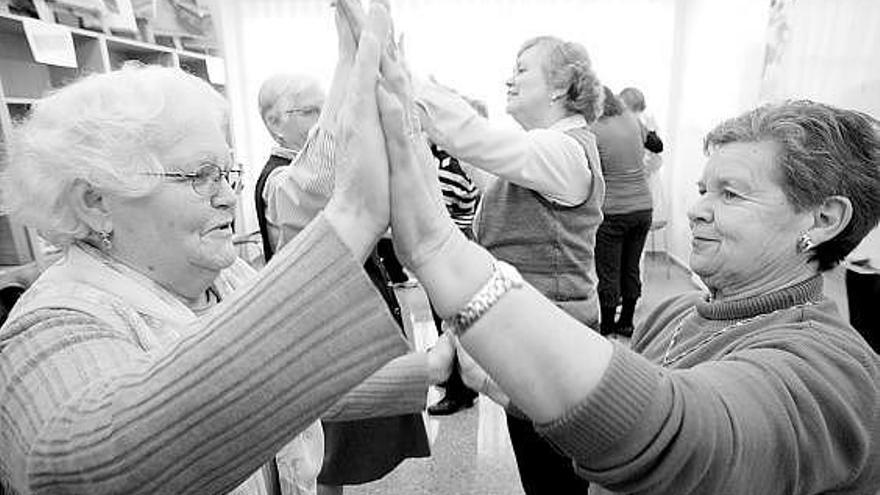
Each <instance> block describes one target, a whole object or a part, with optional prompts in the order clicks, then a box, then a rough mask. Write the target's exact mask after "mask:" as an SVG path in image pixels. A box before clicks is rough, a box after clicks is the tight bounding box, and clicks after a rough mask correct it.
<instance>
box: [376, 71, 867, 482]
mask: <svg viewBox="0 0 880 495" xmlns="http://www.w3.org/2000/svg"><path fill="white" fill-rule="evenodd" d="M396 79H397V80H399V81H401V82H399V83H398V84H396V85H390V86H389V87H391V88H394V94H395V96H396V98H390V97H383V95H381V94H380V98H379V99H378V102H379V105H380V115H381V117H382V123H383V127H384V130H385V132H384V136H385V139H386V143H387V146H388V156H389V162H390V165H391V173H390V179H391V187H390V190H391V196H392V200H391V202H392V204H394V205H396V207H395V208H394V209H393V210H392V228H393V231H394V236H395V244H396V245H397V246H398V247H399V249H400V253H401V255H402V259H403V260H404V262H405V263H406V264H407V266H408V267H409V268H410V269H412V270H413V271H414V272H415V274H416V275H417V276H418V278H419V280H420V281H421V282H422V284H423V286H424V287H425V288H426V290H427V292H428V295H429V296H430V299H431V301H432V304H434V306H435V308H436V309H437V312H438V313H439V314H440V315H441V316H443V317H444V318H446V319H447V320H448V321H449V323H450V329H451V331H452V332H454V333H455V334H457V335H458V338H459V339H460V342H461V344H462V346H463V347H464V349H465V350H467V351H468V352H469V353H470V354H471V355H472V356H473V358H474V359H476V361H477V362H478V363H479V364H480V365H482V366H483V367H484V368H485V369H486V370H487V371H488V373H489V374H490V375H491V377H492V378H493V379H494V380H495V381H496V382H497V384H498V385H499V386H500V387H501V389H502V390H503V391H504V392H506V393H507V394H508V395H509V397H510V400H511V403H512V404H513V405H514V406H515V407H516V408H518V409H519V410H521V411H522V412H523V413H525V414H526V415H527V416H528V417H529V418H530V419H531V420H532V421H534V422H535V424H536V428H537V429H538V431H540V433H541V435H543V436H544V437H546V438H547V439H548V440H549V441H551V442H552V443H553V445H554V446H555V447H556V448H558V449H560V452H563V453H564V454H565V455H566V456H568V457H569V458H570V459H571V460H572V461H573V463H574V464H575V465H576V469H577V472H578V473H579V474H580V475H581V476H583V477H584V478H585V479H589V480H591V481H595V482H596V483H597V484H599V485H602V486H604V487H606V488H608V489H611V490H614V491H615V492H620V493H640V494H641V493H643V494H677V495H687V494H705V493H730V494H741V493H761V494H768V495H775V494H779V495H782V494H791V493H798V494H816V495H818V494H824V493H839V494H852V495H857V494H873V493H877V491H878V490H880V413H878V411H880V356H878V355H877V354H876V353H874V352H873V351H872V350H871V348H870V347H869V346H868V344H867V343H866V342H865V340H864V339H863V338H862V337H861V336H860V335H859V334H858V332H857V331H856V330H855V329H853V328H852V327H851V326H849V324H847V322H846V321H845V320H844V319H843V318H842V317H841V315H840V313H839V312H838V311H837V308H836V306H835V304H834V302H832V301H830V300H829V299H828V298H826V297H825V296H824V295H823V288H822V284H823V278H822V273H823V272H825V271H826V270H828V269H830V268H831V267H833V266H834V265H836V264H837V263H838V262H840V261H841V260H842V259H843V257H844V256H846V254H847V253H848V252H850V251H851V250H852V249H853V247H854V246H855V245H856V244H858V242H859V241H860V240H861V239H862V238H864V236H865V235H866V234H867V233H868V232H869V231H870V230H871V229H872V228H875V227H876V226H877V224H878V221H880V167H878V163H880V133H878V131H877V121H876V120H874V119H872V118H870V117H868V116H866V115H864V114H861V113H859V112H855V111H849V110H842V109H839V108H835V107H831V106H828V105H823V104H819V103H813V102H808V101H793V102H784V103H780V104H774V105H767V106H764V107H761V108H757V109H755V110H752V111H750V112H746V113H745V114H743V115H740V116H739V117H736V118H734V119H730V120H728V121H726V122H724V123H722V124H720V125H719V126H718V127H716V128H715V129H714V130H713V131H712V132H710V133H709V135H708V136H707V137H706V140H705V150H706V153H707V154H708V160H707V163H706V166H705V169H704V171H703V175H702V178H701V179H700V181H699V184H698V187H699V193H700V198H699V199H698V200H697V202H696V203H695V204H694V205H693V206H692V207H691V209H690V211H689V212H688V217H689V220H690V226H691V232H692V236H693V239H692V245H693V253H692V255H691V259H690V264H691V268H692V269H693V270H694V272H695V273H697V274H698V275H699V276H700V277H701V279H702V280H703V282H704V283H705V284H706V286H707V287H708V289H709V292H708V293H707V294H700V293H696V292H695V293H689V294H683V295H681V296H677V297H673V298H672V299H670V300H668V301H666V302H665V303H663V304H661V305H660V306H659V307H658V308H656V310H655V311H654V312H653V313H652V314H651V315H649V317H648V318H647V319H646V324H645V325H644V326H643V327H640V328H639V329H638V330H637V331H636V333H635V334H634V336H633V340H632V348H631V349H630V348H628V347H627V346H624V345H622V344H620V343H616V342H611V341H609V340H607V339H605V338H603V337H602V336H601V335H599V334H598V333H597V332H595V331H593V330H591V329H589V328H587V327H585V326H584V325H583V324H581V323H580V322H578V321H577V320H576V319H574V318H572V317H571V316H570V315H568V314H566V313H565V312H564V311H561V310H560V309H559V308H558V307H557V306H556V305H554V304H553V303H552V301H550V300H548V299H547V298H545V297H543V296H542V295H541V294H540V293H539V292H538V291H537V290H535V288H534V287H532V286H531V285H530V284H528V283H527V282H526V281H524V280H523V279H524V277H521V276H520V275H519V274H518V273H517V272H518V271H517V270H516V269H515V268H514V267H512V266H510V265H509V264H506V263H504V262H503V261H501V260H498V259H497V258H496V257H494V256H493V255H492V254H491V253H490V252H488V251H487V250H485V249H483V248H481V247H480V246H478V245H477V244H475V243H472V242H468V241H467V239H465V238H464V236H463V235H462V234H461V233H460V232H459V231H458V230H457V229H456V228H455V227H454V225H453V224H452V222H451V221H450V219H449V218H448V216H446V214H445V212H444V211H443V209H442V207H440V206H439V205H438V204H437V202H436V200H435V199H434V198H432V194H431V192H430V191H431V190H432V189H434V188H436V187H437V186H436V184H435V183H431V182H430V175H428V174H425V173H424V172H423V171H422V170H420V168H422V167H420V164H419V162H418V160H417V159H416V158H415V153H414V151H413V141H412V139H411V137H410V136H411V135H412V130H413V129H414V128H415V124H414V123H412V122H410V121H409V120H408V119H407V118H406V117H407V115H408V112H406V111H404V110H403V109H405V108H406V107H407V101H408V100H409V97H408V94H407V91H406V84H405V78H403V77H398V78H396ZM472 383H473V382H472Z"/></svg>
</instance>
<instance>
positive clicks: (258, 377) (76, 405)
mask: <svg viewBox="0 0 880 495" xmlns="http://www.w3.org/2000/svg"><path fill="white" fill-rule="evenodd" d="M248 289H249V290H248ZM198 325H199V328H197V329H195V330H194V331H193V332H191V333H189V334H188V336H186V337H184V338H183V339H181V340H180V341H179V342H178V343H176V344H175V345H174V346H173V347H172V348H170V349H168V350H167V352H162V353H160V354H149V353H145V352H144V351H143V350H142V348H141V347H140V346H138V345H137V342H136V341H134V340H133V339H132V337H131V336H130V335H128V334H126V332H125V331H120V329H117V328H114V327H112V326H111V325H109V324H108V323H107V322H106V321H104V320H102V319H99V318H96V317H94V316H91V315H88V314H85V313H81V312H78V311H71V310H67V309H60V308H59V309H39V310H36V311H33V312H31V313H28V314H24V315H21V316H20V317H18V318H15V319H14V320H11V321H10V322H9V324H7V325H6V326H5V327H3V329H2V331H0V445H2V448H0V481H2V483H3V485H2V486H3V488H4V489H5V490H6V492H7V493H9V494H15V493H88V494H99V493H126V494H133V493H223V492H226V491H229V490H230V489H231V488H233V487H234V486H236V485H237V484H238V483H240V482H241V481H242V480H244V479H245V478H247V477H248V475H250V474H251V473H253V472H254V471H255V470H256V469H257V468H258V467H259V466H260V465H261V464H262V463H264V462H265V461H266V460H268V459H270V458H271V457H272V455H273V454H274V453H275V452H276V451H278V450H279V449H280V448H281V447H282V446H283V445H284V444H286V443H287V442H289V441H290V440H291V439H292V438H293V437H294V436H295V435H296V434H297V433H299V432H300V431H302V430H303V429H304V428H305V427H307V426H308V425H310V424H312V423H313V422H314V421H315V420H316V419H317V418H318V416H319V415H320V414H321V413H322V412H324V411H325V410H327V409H328V408H329V407H330V406H331V405H333V403H334V402H336V401H337V400H338V399H339V397H340V396H342V394H344V393H345V392H347V391H349V390H351V389H352V387H354V386H355V385H356V384H357V383H359V382H361V381H362V380H363V379H364V378H366V377H367V376H368V375H369V374H370V373H373V372H374V371H376V370H377V369H379V367H380V366H382V365H383V364H384V363H385V362H387V361H388V360H389V359H391V358H392V357H393V356H395V355H397V354H401V353H403V352H405V351H406V350H407V347H406V344H405V342H404V341H403V340H402V339H401V338H400V335H399V332H398V331H397V329H396V327H395V325H394V324H393V321H392V320H391V317H390V315H389V314H388V313H387V311H386V310H385V305H384V303H383V302H382V300H381V298H380V297H379V295H378V294H377V293H376V292H375V291H374V290H373V288H372V285H371V283H370V282H369V280H368V279H367V278H366V276H365V275H364V273H363V271H362V270H361V268H360V266H359V265H358V264H357V263H356V262H355V260H354V259H353V258H352V256H351V254H350V252H349V251H348V249H347V248H346V247H345V246H344V244H343V243H342V241H341V240H340V239H339V238H338V236H337V235H336V233H335V231H333V229H332V228H331V227H330V226H329V225H328V224H327V222H326V220H324V219H323V217H322V216H319V217H318V218H317V219H316V220H315V221H314V222H313V223H312V224H311V225H310V226H309V227H308V228H307V229H306V230H305V231H304V232H303V233H302V234H301V235H300V236H299V237H298V238H297V240H296V241H295V242H293V243H291V244H290V245H289V246H287V247H285V249H284V250H283V251H281V252H280V253H279V255H278V256H276V257H275V258H274V259H273V261H272V263H271V264H270V265H269V266H267V268H266V269H265V270H263V271H261V272H260V273H259V274H258V276H257V278H256V280H255V281H254V282H253V283H252V285H251V286H250V287H249V288H246V289H245V290H241V291H238V292H237V293H236V294H233V295H232V296H231V297H229V298H227V299H226V300H224V302H223V303H222V304H220V305H218V306H216V307H215V308H214V309H213V310H212V311H211V312H210V313H208V314H207V315H205V316H204V317H202V318H200V319H199V320H198ZM363 393H367V394H371V393H372V392H371V391H370V390H364V391H363ZM361 412H365V411H361ZM366 412H369V411H366Z"/></svg>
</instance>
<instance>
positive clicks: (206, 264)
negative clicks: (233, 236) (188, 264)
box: [192, 242, 238, 272]
mask: <svg viewBox="0 0 880 495" xmlns="http://www.w3.org/2000/svg"><path fill="white" fill-rule="evenodd" d="M237 257H238V255H237V254H236V252H235V247H234V246H233V245H232V243H231V242H230V243H229V245H228V246H223V247H220V248H215V249H205V250H203V251H201V252H200V253H198V255H197V256H195V257H194V259H193V260H192V263H193V264H194V265H196V266H199V267H201V268H204V269H207V270H212V271H217V272H219V271H221V270H224V269H226V268H229V267H230V266H232V264H233V263H235V259H236V258H237Z"/></svg>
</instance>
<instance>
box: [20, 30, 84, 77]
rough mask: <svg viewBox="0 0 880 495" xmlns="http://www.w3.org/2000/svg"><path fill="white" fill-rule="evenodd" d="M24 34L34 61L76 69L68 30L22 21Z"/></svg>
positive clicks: (74, 54) (71, 37)
mask: <svg viewBox="0 0 880 495" xmlns="http://www.w3.org/2000/svg"><path fill="white" fill-rule="evenodd" d="M22 25H23V26H24V34H25V36H26V37H27V41H28V46H30V49H31V55H33V57H34V60H36V61H37V62H40V63H44V64H50V65H60V66H62V67H73V68H76V66H77V63H76V52H75V51H74V49H73V36H72V35H71V34H70V30H69V29H67V28H66V27H64V26H60V25H58V24H49V23H47V22H43V21H38V20H36V19H22Z"/></svg>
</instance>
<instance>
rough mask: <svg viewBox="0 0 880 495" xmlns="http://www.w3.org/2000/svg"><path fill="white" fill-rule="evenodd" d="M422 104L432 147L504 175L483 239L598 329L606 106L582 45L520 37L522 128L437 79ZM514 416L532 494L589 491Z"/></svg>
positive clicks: (488, 196) (491, 191) (517, 108)
mask: <svg viewBox="0 0 880 495" xmlns="http://www.w3.org/2000/svg"><path fill="white" fill-rule="evenodd" d="M416 104H417V105H418V108H419V109H420V117H421V120H422V125H423V127H424V130H425V131H426V132H427V134H428V138H429V140H430V141H431V142H432V143H435V144H436V145H437V146H438V147H440V148H441V149H443V150H445V151H446V152H448V153H449V154H450V155H452V156H454V157H456V158H457V159H459V160H461V161H464V162H467V163H469V164H470V165H472V166H474V167H476V168H478V169H481V170H483V171H486V172H488V173H490V174H493V175H495V176H497V180H494V181H492V182H491V184H490V185H489V186H488V187H487V189H486V190H485V191H483V199H482V200H481V201H482V202H481V205H480V212H479V213H478V217H477V220H476V223H475V230H476V236H477V242H479V243H480V245H482V246H484V247H485V248H486V249H488V250H489V252H491V253H492V254H493V255H495V256H496V257H498V258H499V259H502V260H505V261H507V262H508V263H510V264H512V265H514V266H516V267H517V268H518V269H519V270H520V271H521V272H522V274H523V277H525V278H526V280H528V281H529V283H531V284H532V285H533V286H535V287H536V288H537V289H538V290H539V291H540V292H541V293H542V294H544V295H545V296H546V297H548V298H550V299H551V300H552V301H554V302H555V303H556V304H557V305H558V306H559V307H560V308H562V309H563V310H564V311H566V312H568V313H569V314H571V315H572V316H573V317H575V318H576V319H577V320H578V321H581V322H582V323H584V324H586V325H591V326H595V325H597V324H598V321H599V311H598V309H599V308H598V306H599V305H598V301H597V296H596V281H595V269H594V263H593V247H594V242H595V232H596V229H597V227H598V225H599V223H600V222H601V221H602V213H601V206H602V199H603V197H604V195H605V183H604V181H603V180H602V171H601V169H600V165H599V154H598V151H597V150H596V140H595V137H594V136H593V133H592V132H590V130H589V125H590V124H591V123H592V122H594V121H595V120H596V117H597V116H598V115H599V114H600V113H601V111H602V87H601V84H600V83H599V80H598V78H597V77H596V74H595V72H594V71H593V67H592V64H591V61H590V57H589V55H588V54H587V51H586V50H585V49H584V47H582V46H581V45H579V44H577V43H571V42H566V41H563V40H561V39H558V38H554V37H551V36H542V37H538V38H533V39H530V40H528V41H526V42H525V43H523V45H522V47H521V48H520V50H519V52H518V53H517V58H516V65H515V68H514V73H513V75H512V76H511V77H510V78H509V79H508V80H507V113H508V114H510V115H511V116H512V117H513V118H514V120H516V121H517V122H518V123H519V124H520V126H521V127H522V128H521V129H501V128H497V127H495V126H493V125H491V124H490V123H489V121H487V120H486V119H484V118H483V117H481V116H479V115H478V114H477V112H476V111H475V110H474V109H473V108H471V106H470V105H468V103H467V102H466V101H465V100H464V99H462V98H461V97H459V96H458V95H456V94H455V93H454V92H452V91H450V90H448V89H446V88H443V87H441V86H439V85H437V84H433V83H426V84H422V85H419V86H418V87H417V88H416ZM536 332H538V333H541V332H540V330H538V329H536ZM508 412H509V414H508V416H507V421H508V429H509V431H510V436H511V441H512V443H513V448H514V453H515V454H516V459H517V466H518V468H519V473H520V479H521V480H522V483H523V488H524V489H525V492H526V493H528V494H544V493H582V492H583V491H584V490H586V487H587V484H586V483H585V482H584V481H583V480H582V479H580V478H578V477H577V476H576V475H575V474H574V472H573V470H572V466H571V462H570V461H569V459H567V458H565V457H564V456H560V455H559V454H558V452H556V451H555V450H554V449H553V448H552V447H550V446H549V445H548V444H546V443H545V442H544V440H543V439H542V438H541V437H539V436H538V435H537V434H536V433H535V432H534V430H533V428H532V424H531V422H530V421H528V420H526V419H525V418H522V417H521V416H520V417H517V414H518V413H517V412H516V411H508Z"/></svg>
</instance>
